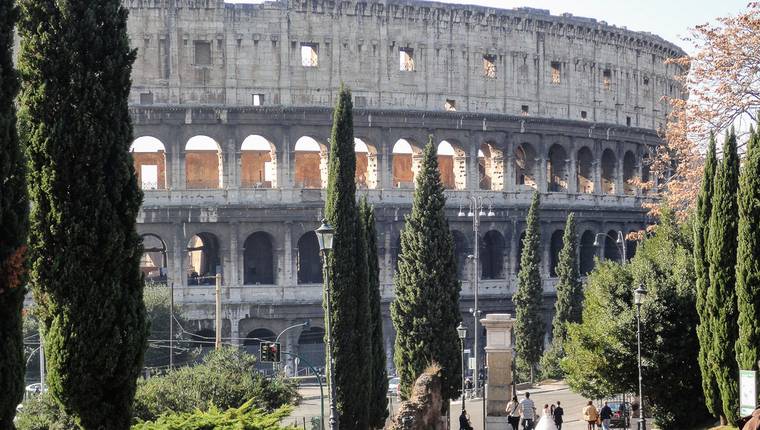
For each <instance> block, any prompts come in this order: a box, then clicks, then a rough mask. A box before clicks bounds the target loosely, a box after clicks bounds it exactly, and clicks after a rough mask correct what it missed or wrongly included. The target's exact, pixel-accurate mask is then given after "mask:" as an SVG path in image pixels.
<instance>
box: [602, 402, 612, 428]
mask: <svg viewBox="0 0 760 430" xmlns="http://www.w3.org/2000/svg"><path fill="white" fill-rule="evenodd" d="M599 418H601V419H602V430H610V420H611V419H612V408H610V407H609V406H607V402H604V406H602V410H600V411H599Z"/></svg>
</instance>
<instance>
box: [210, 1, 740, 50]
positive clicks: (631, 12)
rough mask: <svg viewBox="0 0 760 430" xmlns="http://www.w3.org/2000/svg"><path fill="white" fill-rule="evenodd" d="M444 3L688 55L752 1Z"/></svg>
mask: <svg viewBox="0 0 760 430" xmlns="http://www.w3.org/2000/svg"><path fill="white" fill-rule="evenodd" d="M225 1H227V2H229V3H261V2H262V0H225ZM439 1H440V2H442V3H459V4H477V5H481V6H490V7H498V8H504V9H511V8H514V7H522V6H528V7H535V8H539V9H549V10H550V11H551V13H552V15H559V14H562V13H565V12H569V13H572V14H573V15H577V16H583V17H589V18H596V19H598V20H600V21H607V23H609V24H614V25H617V26H618V27H622V26H626V27H628V28H629V29H631V30H637V31H648V32H650V33H654V34H657V35H659V36H661V37H663V38H664V39H666V40H668V41H670V42H674V43H676V44H677V45H679V46H681V47H682V48H684V49H685V50H686V51H687V52H689V51H692V49H691V47H690V46H688V45H687V44H686V43H685V42H683V41H682V40H681V36H683V35H686V34H687V30H688V28H690V27H693V26H695V25H697V24H702V23H705V22H708V21H712V20H713V19H714V18H715V17H718V16H726V15H736V14H737V13H739V12H741V11H742V10H745V8H746V6H747V3H748V1H749V0H720V1H715V0H692V1H688V0H617V1H612V0H523V1H519V0H517V1H515V0H439Z"/></svg>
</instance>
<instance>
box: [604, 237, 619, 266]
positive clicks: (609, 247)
mask: <svg viewBox="0 0 760 430" xmlns="http://www.w3.org/2000/svg"><path fill="white" fill-rule="evenodd" d="M617 237H618V234H617V231H615V230H610V231H608V232H607V235H606V236H604V259H605V260H613V261H617V262H618V263H619V262H620V260H621V256H620V248H619V246H620V245H618V243H617Z"/></svg>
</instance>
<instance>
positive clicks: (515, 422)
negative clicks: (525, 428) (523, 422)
mask: <svg viewBox="0 0 760 430" xmlns="http://www.w3.org/2000/svg"><path fill="white" fill-rule="evenodd" d="M507 422H508V423H509V425H510V426H512V430H517V428H518V427H520V402H518V401H517V396H514V397H512V400H510V401H509V403H507Z"/></svg>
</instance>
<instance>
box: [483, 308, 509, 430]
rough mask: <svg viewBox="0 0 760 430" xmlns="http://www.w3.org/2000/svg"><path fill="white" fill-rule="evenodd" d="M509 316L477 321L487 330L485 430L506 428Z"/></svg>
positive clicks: (489, 315) (493, 315) (490, 316)
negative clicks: (486, 429)
mask: <svg viewBox="0 0 760 430" xmlns="http://www.w3.org/2000/svg"><path fill="white" fill-rule="evenodd" d="M514 322H515V320H514V319H513V318H512V315H511V314H488V315H487V316H486V317H485V318H483V319H481V320H480V323H481V324H483V327H485V329H486V333H487V337H486V347H485V349H486V363H487V366H488V383H487V384H486V428H494V429H501V428H507V426H508V423H507V413H506V409H507V403H509V400H510V399H511V398H512V351H513V345H512V325H513V324H514Z"/></svg>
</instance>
